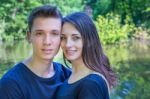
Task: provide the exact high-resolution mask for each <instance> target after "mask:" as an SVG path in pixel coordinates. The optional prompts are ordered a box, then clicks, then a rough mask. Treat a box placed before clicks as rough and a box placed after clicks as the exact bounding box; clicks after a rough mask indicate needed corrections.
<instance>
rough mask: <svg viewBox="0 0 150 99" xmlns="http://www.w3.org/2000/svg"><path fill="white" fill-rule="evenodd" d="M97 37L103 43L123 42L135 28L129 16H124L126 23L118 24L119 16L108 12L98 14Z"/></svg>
mask: <svg viewBox="0 0 150 99" xmlns="http://www.w3.org/2000/svg"><path fill="white" fill-rule="evenodd" d="M96 26H97V29H98V33H99V37H100V39H101V40H102V42H103V43H104V44H112V43H117V42H124V41H127V40H128V39H129V38H130V35H132V33H133V30H134V28H135V26H134V24H133V23H132V22H131V21H130V18H129V17H128V16H127V17H126V23H125V24H124V25H122V24H120V16H119V15H113V14H112V13H109V14H107V15H106V17H104V16H100V15H99V16H98V18H97V20H96Z"/></svg>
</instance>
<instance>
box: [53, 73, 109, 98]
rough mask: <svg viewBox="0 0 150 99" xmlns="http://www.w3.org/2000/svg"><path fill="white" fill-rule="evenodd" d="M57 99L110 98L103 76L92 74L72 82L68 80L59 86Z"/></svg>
mask: <svg viewBox="0 0 150 99" xmlns="http://www.w3.org/2000/svg"><path fill="white" fill-rule="evenodd" d="M56 99H109V92H108V87H107V84H106V82H105V80H104V79H103V78H102V77H101V76H99V75H97V74H90V75H88V76H86V77H84V78H82V79H80V80H79V81H76V82H74V83H72V84H68V81H67V80H66V81H65V82H64V83H63V84H62V85H61V86H60V87H59V88H58V90H57V94H56Z"/></svg>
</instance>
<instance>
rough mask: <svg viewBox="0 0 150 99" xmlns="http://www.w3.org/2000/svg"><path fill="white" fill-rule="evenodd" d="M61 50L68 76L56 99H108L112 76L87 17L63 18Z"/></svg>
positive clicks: (73, 16) (113, 77) (70, 16)
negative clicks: (67, 62) (68, 67)
mask: <svg viewBox="0 0 150 99" xmlns="http://www.w3.org/2000/svg"><path fill="white" fill-rule="evenodd" d="M61 47H62V49H63V54H64V56H65V60H68V61H69V62H70V63H71V65H72V74H71V76H70V77H69V79H68V80H66V81H65V82H64V83H63V84H62V85H61V86H60V87H59V89H58V92H57V97H56V99H109V90H110V89H111V88H112V87H113V86H114V85H115V82H116V76H115V74H114V72H113V71H112V69H111V67H110V64H109V60H108V58H107V57H106V55H105V54H104V52H103V49H102V45H101V42H100V40H99V36H98V33H97V30H96V27H95V25H94V23H93V21H92V19H91V18H90V17H89V16H88V15H87V14H85V13H83V12H77V13H73V14H71V15H68V16H66V17H65V18H64V20H63V28H62V34H61Z"/></svg>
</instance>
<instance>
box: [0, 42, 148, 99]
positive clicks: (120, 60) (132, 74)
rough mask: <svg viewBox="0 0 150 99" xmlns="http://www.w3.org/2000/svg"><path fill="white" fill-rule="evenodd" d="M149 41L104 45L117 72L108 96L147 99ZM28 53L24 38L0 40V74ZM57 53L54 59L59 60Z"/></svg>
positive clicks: (118, 98)
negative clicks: (14, 40)
mask: <svg viewBox="0 0 150 99" xmlns="http://www.w3.org/2000/svg"><path fill="white" fill-rule="evenodd" d="M148 44H150V43H149V42H145V41H142V42H137V41H132V42H129V43H126V44H120V45H111V46H106V47H105V48H104V50H105V52H106V54H107V56H108V57H109V59H110V62H111V64H112V66H113V68H114V70H115V71H116V72H117V75H118V78H119V83H118V86H117V87H116V88H115V89H113V90H112V93H111V99H150V94H149V93H150V84H149V82H150V77H149V76H150V54H149V53H150V45H148ZM30 54H31V47H30V45H29V44H28V43H27V42H26V41H19V42H8V43H3V44H2V43H1V44H0V78H1V76H2V75H3V74H4V73H5V72H6V71H7V70H8V69H10V68H11V67H12V66H13V64H15V63H17V62H18V61H21V60H22V59H24V58H25V57H28V56H29V55H30ZM61 59H62V58H60V57H59V55H57V58H56V60H57V61H59V62H62V60H61Z"/></svg>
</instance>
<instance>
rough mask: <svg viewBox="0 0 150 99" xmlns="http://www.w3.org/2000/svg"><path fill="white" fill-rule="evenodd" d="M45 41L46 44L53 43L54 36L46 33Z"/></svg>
mask: <svg viewBox="0 0 150 99" xmlns="http://www.w3.org/2000/svg"><path fill="white" fill-rule="evenodd" d="M43 41H44V44H45V45H51V43H52V38H51V37H50V36H49V35H45V37H44V38H43Z"/></svg>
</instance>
